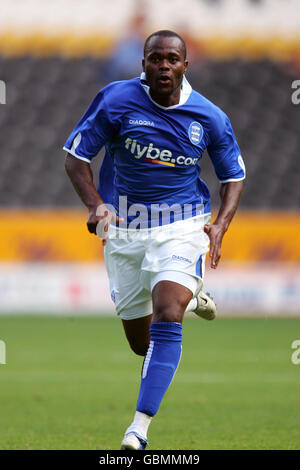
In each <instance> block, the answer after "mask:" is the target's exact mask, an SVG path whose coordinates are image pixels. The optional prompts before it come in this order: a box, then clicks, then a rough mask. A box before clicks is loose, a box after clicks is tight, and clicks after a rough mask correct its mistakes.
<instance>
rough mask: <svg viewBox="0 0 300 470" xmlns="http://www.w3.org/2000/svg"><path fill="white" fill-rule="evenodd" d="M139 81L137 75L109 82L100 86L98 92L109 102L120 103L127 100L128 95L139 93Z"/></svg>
mask: <svg viewBox="0 0 300 470" xmlns="http://www.w3.org/2000/svg"><path fill="white" fill-rule="evenodd" d="M139 83H140V79H139V78H138V77H136V78H131V79H130V80H119V81H115V82H111V83H109V84H108V85H106V86H105V87H104V88H102V90H100V92H99V93H101V94H102V95H103V96H104V98H105V100H106V101H108V102H109V103H110V104H113V103H116V102H117V103H118V104H120V103H122V102H123V101H125V100H128V98H129V97H130V96H136V95H137V93H139V89H140V85H139ZM116 100H118V101H116Z"/></svg>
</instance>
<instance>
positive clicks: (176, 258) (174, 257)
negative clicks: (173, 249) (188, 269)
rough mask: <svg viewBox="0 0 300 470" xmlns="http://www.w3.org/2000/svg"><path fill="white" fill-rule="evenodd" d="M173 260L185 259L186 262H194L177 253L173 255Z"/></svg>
mask: <svg viewBox="0 0 300 470" xmlns="http://www.w3.org/2000/svg"><path fill="white" fill-rule="evenodd" d="M172 260H173V261H185V262H186V263H190V264H192V261H191V260H190V259H188V258H184V256H177V255H173V256H172Z"/></svg>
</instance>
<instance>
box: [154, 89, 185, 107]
mask: <svg viewBox="0 0 300 470" xmlns="http://www.w3.org/2000/svg"><path fill="white" fill-rule="evenodd" d="M149 93H150V96H151V98H152V99H153V101H155V102H156V103H157V104H159V105H160V106H164V107H165V108H168V107H169V106H175V105H176V104H179V102H180V93H181V86H180V87H179V88H177V89H176V90H174V92H173V93H172V94H171V95H162V94H160V93H156V92H155V91H154V90H151V88H150V90H149Z"/></svg>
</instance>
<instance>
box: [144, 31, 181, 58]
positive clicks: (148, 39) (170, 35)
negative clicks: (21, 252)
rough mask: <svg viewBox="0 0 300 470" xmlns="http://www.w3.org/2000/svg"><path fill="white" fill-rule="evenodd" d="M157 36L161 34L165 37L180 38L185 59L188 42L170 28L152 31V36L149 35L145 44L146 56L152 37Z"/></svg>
mask: <svg viewBox="0 0 300 470" xmlns="http://www.w3.org/2000/svg"><path fill="white" fill-rule="evenodd" d="M155 36H161V37H164V38H178V39H179V40H180V41H181V44H182V48H183V55H184V60H185V59H186V44H185V42H184V40H183V39H182V37H181V36H179V34H177V33H175V32H174V31H170V30H168V29H161V30H160V31H156V32H155V33H152V34H150V36H148V37H147V39H146V41H145V44H144V56H145V55H146V49H147V46H148V43H149V41H150V39H152V38H153V37H155Z"/></svg>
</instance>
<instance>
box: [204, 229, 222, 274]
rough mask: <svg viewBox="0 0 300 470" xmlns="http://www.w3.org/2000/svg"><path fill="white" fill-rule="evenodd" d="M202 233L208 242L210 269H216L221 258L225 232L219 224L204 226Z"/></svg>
mask: <svg viewBox="0 0 300 470" xmlns="http://www.w3.org/2000/svg"><path fill="white" fill-rule="evenodd" d="M204 232H205V233H206V234H207V235H208V236H209V240H210V249H209V256H210V267H211V268H213V269H216V268H217V266H218V264H219V260H220V258H221V245H222V240H223V237H224V234H225V232H226V230H225V228H224V226H223V225H221V224H211V225H204Z"/></svg>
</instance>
